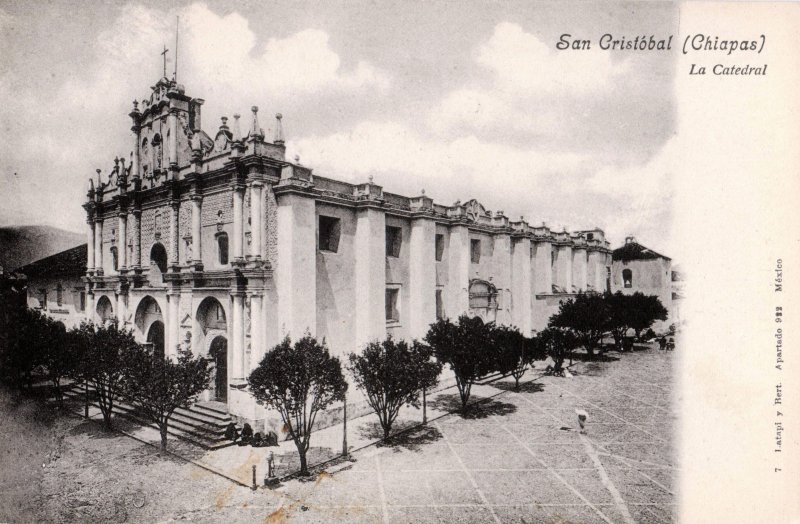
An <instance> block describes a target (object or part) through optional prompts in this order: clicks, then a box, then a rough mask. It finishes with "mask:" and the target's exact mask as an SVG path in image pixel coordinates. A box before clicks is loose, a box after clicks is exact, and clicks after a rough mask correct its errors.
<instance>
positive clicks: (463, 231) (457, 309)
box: [447, 225, 470, 321]
mask: <svg viewBox="0 0 800 524" xmlns="http://www.w3.org/2000/svg"><path fill="white" fill-rule="evenodd" d="M448 253H449V254H450V256H449V258H448V264H449V267H448V274H449V278H448V282H447V303H448V304H447V315H448V316H449V317H450V318H451V320H453V321H455V320H456V319H457V318H458V317H459V316H460V315H462V314H464V313H466V312H467V311H468V310H469V265H470V253H469V229H467V226H464V225H455V226H453V227H451V228H450V241H449V243H448Z"/></svg>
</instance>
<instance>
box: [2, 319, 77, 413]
mask: <svg viewBox="0 0 800 524" xmlns="http://www.w3.org/2000/svg"><path fill="white" fill-rule="evenodd" d="M7 315H8V323H7V324H6V325H7V326H8V327H9V331H8V332H7V333H6V334H5V336H4V337H3V347H2V352H0V370H1V371H0V374H1V378H2V380H3V381H4V382H6V383H7V384H9V385H10V386H12V387H15V388H20V389H22V388H28V389H30V388H32V387H33V379H34V375H38V374H44V375H45V376H46V377H47V378H48V379H50V380H51V381H52V382H53V385H54V387H55V394H56V398H57V399H59V401H60V398H61V389H60V382H61V379H62V378H63V377H64V376H65V375H66V374H67V373H68V372H69V370H70V368H71V367H72V354H71V353H67V352H66V351H67V350H68V348H67V347H66V339H67V336H66V328H65V327H64V324H62V323H61V322H59V321H57V320H54V319H52V318H50V317H48V316H47V315H43V314H42V313H40V312H39V311H36V310H33V309H27V308H25V309H23V308H14V309H12V310H9V311H8V312H7Z"/></svg>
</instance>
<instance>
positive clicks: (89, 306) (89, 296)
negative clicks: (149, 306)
mask: <svg viewBox="0 0 800 524" xmlns="http://www.w3.org/2000/svg"><path fill="white" fill-rule="evenodd" d="M87 288H88V286H87ZM84 313H85V316H86V320H94V292H92V291H90V290H88V289H87V291H86V311H85V312H84Z"/></svg>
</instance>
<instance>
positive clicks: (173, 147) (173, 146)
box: [167, 108, 178, 167]
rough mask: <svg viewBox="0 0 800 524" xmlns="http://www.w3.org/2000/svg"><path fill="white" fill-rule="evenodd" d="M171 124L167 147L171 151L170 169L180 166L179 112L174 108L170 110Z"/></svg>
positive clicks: (169, 122)
mask: <svg viewBox="0 0 800 524" xmlns="http://www.w3.org/2000/svg"><path fill="white" fill-rule="evenodd" d="M167 119H168V124H169V141H168V143H167V147H168V149H169V165H170V167H173V166H175V167H177V165H178V110H177V109H175V108H172V109H170V110H169V116H168V117H167Z"/></svg>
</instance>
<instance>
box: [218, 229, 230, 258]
mask: <svg viewBox="0 0 800 524" xmlns="http://www.w3.org/2000/svg"><path fill="white" fill-rule="evenodd" d="M217 255H218V256H219V264H220V265H221V266H224V265H226V264H227V263H228V234H227V233H219V234H217Z"/></svg>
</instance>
